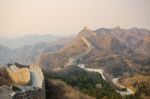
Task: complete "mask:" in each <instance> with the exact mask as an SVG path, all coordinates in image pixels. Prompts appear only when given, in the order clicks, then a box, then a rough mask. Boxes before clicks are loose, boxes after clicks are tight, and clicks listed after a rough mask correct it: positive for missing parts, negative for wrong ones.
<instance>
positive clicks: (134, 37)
mask: <svg viewBox="0 0 150 99" xmlns="http://www.w3.org/2000/svg"><path fill="white" fill-rule="evenodd" d="M83 37H84V38H85V39H86V40H87V41H88V42H89V43H90V44H91V46H92V49H91V50H90V51H89V52H88V53H87V54H86V55H84V56H82V57H79V56H80V55H81V54H83V53H84V52H85V51H87V50H88V49H89V47H88V44H87V43H85V42H84V40H83V39H82V38H83ZM77 57H78V59H77V61H76V63H77V64H78V63H84V64H86V66H88V67H95V68H103V69H105V71H107V72H108V73H111V74H113V75H115V76H116V75H123V74H124V73H129V74H132V73H137V72H143V73H149V70H150V63H149V59H150V31H148V30H146V29H138V28H131V29H128V30H126V29H121V28H120V27H116V28H112V29H106V28H100V29H97V30H90V29H88V28H87V27H85V28H84V29H83V30H82V31H80V32H79V34H78V36H77V38H75V39H74V40H73V41H72V42H70V43H69V44H68V45H66V46H65V47H64V48H63V49H62V50H60V51H58V52H57V53H54V54H42V55H41V57H40V58H39V59H38V61H37V63H38V64H40V66H42V67H43V68H45V69H46V70H48V69H54V68H55V67H56V68H59V69H58V70H60V69H61V68H63V67H64V66H65V64H66V63H67V62H68V61H69V60H70V58H77ZM145 71H148V72H145Z"/></svg>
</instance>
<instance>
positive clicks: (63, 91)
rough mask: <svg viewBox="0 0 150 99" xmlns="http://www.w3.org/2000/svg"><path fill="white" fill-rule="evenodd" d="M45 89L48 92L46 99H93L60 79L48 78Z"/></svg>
mask: <svg viewBox="0 0 150 99" xmlns="http://www.w3.org/2000/svg"><path fill="white" fill-rule="evenodd" d="M47 90H48V92H49V94H47V96H48V97H47V99H95V98H93V97H91V96H88V95H85V94H83V93H81V92H79V90H76V89H74V88H72V87H71V86H69V85H67V84H66V83H65V82H63V81H60V80H49V81H48V89H47Z"/></svg>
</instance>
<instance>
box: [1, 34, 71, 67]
mask: <svg viewBox="0 0 150 99" xmlns="http://www.w3.org/2000/svg"><path fill="white" fill-rule="evenodd" d="M71 39H72V37H70V38H65V37H57V36H51V35H32V36H25V37H21V38H16V39H0V41H2V42H0V43H1V44H0V65H4V64H7V63H10V62H19V63H22V64H31V63H33V62H34V60H35V59H36V58H37V57H38V55H40V54H41V53H47V52H51V53H54V52H56V51H57V50H59V49H61V48H62V47H63V46H64V44H66V43H67V42H69V41H70V40H71ZM4 45H5V46H4ZM6 46H7V47H6Z"/></svg>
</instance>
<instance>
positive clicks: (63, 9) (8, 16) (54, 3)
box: [0, 0, 150, 37]
mask: <svg viewBox="0 0 150 99" xmlns="http://www.w3.org/2000/svg"><path fill="white" fill-rule="evenodd" d="M84 26H88V27H89V28H91V29H96V28H100V27H108V28H110V27H115V26H120V27H122V28H130V27H135V26H137V27H142V28H148V29H150V0H0V36H6V37H16V36H22V35H26V34H54V35H58V34H61V35H68V34H73V33H78V32H79V31H80V30H81V29H82V28H83V27H84Z"/></svg>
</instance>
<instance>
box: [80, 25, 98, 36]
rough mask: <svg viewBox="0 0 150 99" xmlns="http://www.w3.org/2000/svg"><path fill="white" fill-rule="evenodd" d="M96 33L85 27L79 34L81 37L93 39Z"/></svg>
mask: <svg viewBox="0 0 150 99" xmlns="http://www.w3.org/2000/svg"><path fill="white" fill-rule="evenodd" d="M95 35H96V33H95V32H94V31H92V30H91V29H89V28H88V27H87V26H85V27H84V28H83V29H82V30H81V31H80V32H79V34H78V36H79V37H81V36H84V37H91V36H95Z"/></svg>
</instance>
